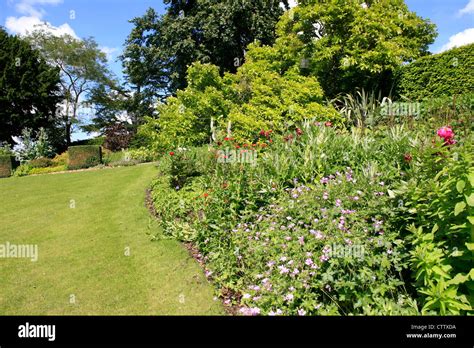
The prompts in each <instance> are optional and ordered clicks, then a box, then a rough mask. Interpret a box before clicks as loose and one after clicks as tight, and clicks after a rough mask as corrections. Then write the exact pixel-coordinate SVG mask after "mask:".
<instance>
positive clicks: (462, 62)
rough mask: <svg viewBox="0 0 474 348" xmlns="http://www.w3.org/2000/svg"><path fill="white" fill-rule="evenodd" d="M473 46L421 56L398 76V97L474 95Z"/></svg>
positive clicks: (402, 68) (421, 97) (418, 98)
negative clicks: (473, 93)
mask: <svg viewBox="0 0 474 348" xmlns="http://www.w3.org/2000/svg"><path fill="white" fill-rule="evenodd" d="M473 69H474V44H470V45H466V46H462V47H459V48H454V49H451V50H449V51H446V52H443V53H440V54H435V55H430V56H426V57H422V58H419V59H417V60H416V61H415V62H413V63H410V64H408V65H405V66H403V67H401V68H400V69H399V71H398V72H397V73H396V94H397V95H398V96H406V97H408V98H410V99H411V100H418V101H419V100H422V99H426V98H437V97H443V96H453V95H460V94H468V93H472V92H474V74H473Z"/></svg>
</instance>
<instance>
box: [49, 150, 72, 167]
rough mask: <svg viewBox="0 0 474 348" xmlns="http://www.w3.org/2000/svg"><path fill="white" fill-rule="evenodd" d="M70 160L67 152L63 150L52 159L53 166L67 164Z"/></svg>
mask: <svg viewBox="0 0 474 348" xmlns="http://www.w3.org/2000/svg"><path fill="white" fill-rule="evenodd" d="M68 160H69V155H68V153H67V152H63V153H62V154H60V155H56V156H55V157H54V158H53V159H52V160H51V161H52V162H53V166H65V165H67V162H68Z"/></svg>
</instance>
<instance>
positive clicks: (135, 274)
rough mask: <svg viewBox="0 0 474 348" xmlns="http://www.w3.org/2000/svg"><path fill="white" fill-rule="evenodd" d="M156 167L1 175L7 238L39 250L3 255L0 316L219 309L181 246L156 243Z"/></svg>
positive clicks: (0, 211) (2, 225)
mask: <svg viewBox="0 0 474 348" xmlns="http://www.w3.org/2000/svg"><path fill="white" fill-rule="evenodd" d="M156 173H157V171H156V168H155V167H154V166H153V165H151V164H146V165H139V166H135V167H121V168H114V169H108V170H97V171H84V172H75V173H65V174H55V175H42V176H33V177H22V178H8V179H2V180H0V244H5V243H6V242H9V243H11V244H37V245H38V251H39V258H38V261H37V262H32V261H31V260H30V259H25V258H0V283H1V285H0V314H1V315H140V314H143V315H181V314H186V315H188V314H189V315H194V314H203V315H212V314H222V313H223V310H222V307H221V305H220V303H219V302H218V301H214V300H213V294H212V288H211V286H210V284H209V283H208V281H207V280H206V278H205V277H204V275H203V273H202V270H201V269H200V266H199V265H198V264H197V263H196V262H195V261H194V260H193V259H192V258H190V257H189V255H188V253H187V251H186V250H185V249H184V247H183V246H182V245H181V244H179V243H178V242H176V241H173V240H163V241H151V237H150V235H151V233H153V232H154V231H155V229H157V228H158V226H157V223H156V221H155V220H154V219H153V218H152V217H151V216H150V215H149V213H148V211H147V209H146V208H145V206H144V196H145V189H146V187H147V186H148V185H149V183H150V181H151V180H152V179H153V177H154V176H155V175H156ZM128 252H129V256H127V255H126V254H127V253H128ZM74 300H75V301H74Z"/></svg>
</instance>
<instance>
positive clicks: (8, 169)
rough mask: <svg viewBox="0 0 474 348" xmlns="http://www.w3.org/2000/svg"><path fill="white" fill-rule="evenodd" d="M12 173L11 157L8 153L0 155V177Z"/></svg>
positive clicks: (5, 176)
mask: <svg viewBox="0 0 474 348" xmlns="http://www.w3.org/2000/svg"><path fill="white" fill-rule="evenodd" d="M10 175H12V158H11V156H10V155H0V178H7V177H9V176H10Z"/></svg>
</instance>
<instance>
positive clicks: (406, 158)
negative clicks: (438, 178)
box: [403, 153, 413, 162]
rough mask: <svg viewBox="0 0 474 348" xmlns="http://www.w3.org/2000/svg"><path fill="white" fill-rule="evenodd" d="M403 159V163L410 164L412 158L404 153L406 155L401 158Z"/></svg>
mask: <svg viewBox="0 0 474 348" xmlns="http://www.w3.org/2000/svg"><path fill="white" fill-rule="evenodd" d="M403 159H404V160H405V162H411V160H412V159H413V157H412V156H411V155H410V154H409V153H406V154H405V155H404V156H403Z"/></svg>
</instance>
